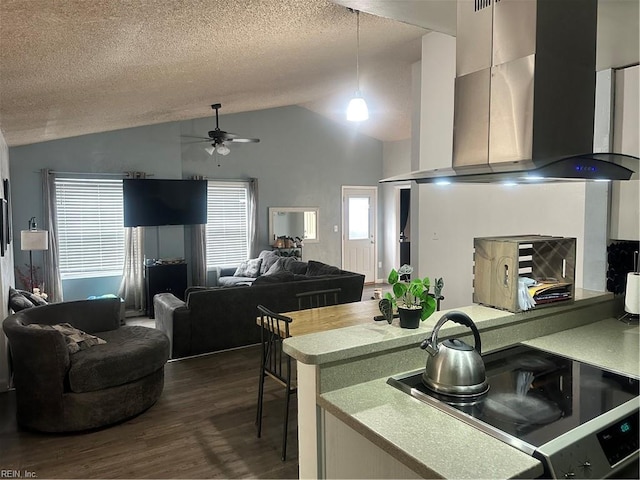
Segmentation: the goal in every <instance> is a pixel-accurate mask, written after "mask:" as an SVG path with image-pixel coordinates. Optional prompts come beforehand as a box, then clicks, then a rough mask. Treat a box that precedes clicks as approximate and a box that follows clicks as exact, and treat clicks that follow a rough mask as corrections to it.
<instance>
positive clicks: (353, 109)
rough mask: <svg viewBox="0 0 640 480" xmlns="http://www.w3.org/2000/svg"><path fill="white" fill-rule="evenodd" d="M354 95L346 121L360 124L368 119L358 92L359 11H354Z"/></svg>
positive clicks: (360, 94) (364, 103)
mask: <svg viewBox="0 0 640 480" xmlns="http://www.w3.org/2000/svg"><path fill="white" fill-rule="evenodd" d="M356 42H357V44H356V88H357V90H356V93H355V94H354V96H353V98H352V99H351V101H349V106H348V107H347V120H349V121H350V122H362V121H364V120H368V119H369V109H368V108H367V102H365V100H364V98H362V93H361V92H360V11H358V10H356Z"/></svg>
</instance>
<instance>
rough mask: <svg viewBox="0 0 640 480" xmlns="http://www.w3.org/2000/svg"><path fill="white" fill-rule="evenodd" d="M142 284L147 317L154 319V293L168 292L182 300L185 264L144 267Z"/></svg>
mask: <svg viewBox="0 0 640 480" xmlns="http://www.w3.org/2000/svg"><path fill="white" fill-rule="evenodd" d="M144 284H145V290H146V292H145V294H146V298H147V316H148V317H149V318H154V311H153V297H154V295H155V294H156V293H164V292H170V293H173V294H174V295H175V296H176V297H178V298H179V299H180V300H184V299H185V298H184V292H185V290H186V289H187V264H186V263H184V262H183V263H165V264H155V265H145V267H144Z"/></svg>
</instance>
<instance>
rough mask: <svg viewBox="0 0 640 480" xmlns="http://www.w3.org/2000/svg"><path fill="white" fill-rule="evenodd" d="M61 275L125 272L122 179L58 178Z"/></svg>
mask: <svg viewBox="0 0 640 480" xmlns="http://www.w3.org/2000/svg"><path fill="white" fill-rule="evenodd" d="M55 188H56V208H57V213H56V214H57V220H58V243H59V248H60V276H61V277H62V278H64V279H66V278H85V277H100V276H108V275H121V274H122V267H123V265H124V227H123V225H124V221H123V214H122V180H120V179H118V180H114V179H98V178H56V180H55Z"/></svg>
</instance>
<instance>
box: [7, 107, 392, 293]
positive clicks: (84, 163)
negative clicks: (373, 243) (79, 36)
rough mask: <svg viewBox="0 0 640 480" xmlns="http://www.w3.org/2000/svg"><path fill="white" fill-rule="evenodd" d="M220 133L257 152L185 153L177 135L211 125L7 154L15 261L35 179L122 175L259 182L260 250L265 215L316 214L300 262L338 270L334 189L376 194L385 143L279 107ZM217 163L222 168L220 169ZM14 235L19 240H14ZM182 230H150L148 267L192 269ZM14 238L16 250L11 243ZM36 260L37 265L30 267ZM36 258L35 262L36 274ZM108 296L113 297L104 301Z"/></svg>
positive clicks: (237, 119)
mask: <svg viewBox="0 0 640 480" xmlns="http://www.w3.org/2000/svg"><path fill="white" fill-rule="evenodd" d="M220 126H221V128H222V129H224V130H226V131H229V132H233V133H236V134H239V135H241V136H248V137H257V138H260V140H261V141H260V143H257V144H244V145H233V146H232V147H231V148H232V151H231V153H230V154H229V155H227V156H226V157H220V156H218V155H217V154H215V155H214V156H213V157H212V156H209V155H208V154H207V153H206V152H205V151H204V147H205V146H206V145H207V144H206V143H202V144H197V145H194V144H187V143H186V142H187V141H188V139H184V138H182V137H181V135H196V136H203V135H206V132H208V131H209V130H213V128H214V127H215V119H214V118H213V117H208V118H203V119H196V120H189V121H183V122H172V123H163V124H158V125H149V126H145V127H139V128H132V129H125V130H117V131H113V132H105V133H99V134H92V135H84V136H80V137H73V138H68V139H62V140H56V141H51V142H44V143H39V144H33V145H26V146H20V147H14V148H11V149H10V153H11V162H10V167H11V175H12V190H13V197H14V208H13V219H14V224H15V225H16V226H17V228H16V229H14V243H13V247H14V253H15V255H16V263H17V264H23V263H25V262H28V254H27V252H22V251H20V249H19V235H20V233H19V230H20V229H21V228H26V226H27V221H28V219H29V218H30V217H32V216H36V217H37V219H38V221H39V222H40V225H41V226H42V198H41V188H40V175H39V171H40V169H42V168H50V169H52V170H56V171H65V172H91V173H122V172H125V171H131V170H134V171H144V172H146V173H147V174H150V175H153V177H152V178H190V177H191V176H192V175H203V176H205V177H207V178H209V179H247V178H251V177H255V178H258V189H259V198H258V213H259V216H258V234H259V236H258V240H259V246H260V248H268V246H269V241H268V229H269V222H268V215H267V213H268V207H270V206H281V207H319V208H320V213H319V225H318V227H319V236H320V242H319V243H318V244H308V245H305V248H304V258H305V259H317V260H320V261H323V262H326V263H330V264H332V265H340V261H341V232H340V231H338V232H337V233H336V232H333V225H339V226H340V225H341V224H342V222H341V220H340V218H341V198H340V197H341V186H342V185H377V182H378V180H379V179H380V178H381V174H382V142H380V141H378V140H375V139H372V138H370V137H367V136H364V135H361V134H359V133H357V130H356V129H355V128H354V129H349V128H344V127H343V126H340V125H336V124H334V123H333V122H331V121H329V120H327V119H325V118H324V117H321V116H319V115H317V114H315V113H313V112H310V111H308V110H306V109H304V108H301V107H295V106H293V107H283V108H276V109H269V110H262V111H257V112H248V113H239V114H231V115H221V116H220ZM218 162H219V163H220V166H218ZM16 232H17V237H16ZM189 234H190V228H189V227H181V226H179V227H176V226H171V227H149V228H147V230H146V253H147V257H148V258H158V257H164V258H174V257H185V258H186V259H187V261H189V253H190V252H189ZM16 238H17V243H16ZM36 257H37V258H36ZM40 262H41V257H40V256H38V255H35V256H34V263H36V264H40ZM119 280H120V278H119V277H112V278H110V279H109V278H103V279H96V280H95V281H87V280H83V281H65V282H64V295H65V300H71V299H78V298H86V296H88V295H91V294H97V295H100V294H104V293H116V292H115V290H116V289H117V286H118V284H119ZM109 288H111V289H112V290H111V291H106V290H108V289H109Z"/></svg>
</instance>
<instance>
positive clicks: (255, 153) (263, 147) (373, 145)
mask: <svg viewBox="0 0 640 480" xmlns="http://www.w3.org/2000/svg"><path fill="white" fill-rule="evenodd" d="M220 126H221V128H222V129H223V130H226V131H229V132H233V133H236V134H238V135H241V136H247V137H257V138H260V143H258V144H244V145H233V146H232V147H231V148H232V152H231V153H230V154H229V155H228V156H226V157H222V159H221V160H220V167H218V166H217V163H216V159H212V157H210V156H209V155H208V154H207V153H206V152H204V150H203V149H202V146H201V145H184V146H183V148H182V160H183V175H184V176H185V177H188V176H190V175H204V176H206V177H208V178H210V179H222V180H223V179H238V178H248V177H255V178H258V189H259V201H258V212H259V216H258V243H259V246H260V248H268V247H269V244H270V241H269V238H268V236H269V217H268V209H269V207H318V208H319V209H320V211H319V218H318V232H319V238H320V242H319V243H305V246H304V251H303V256H304V258H305V259H317V260H320V261H323V262H326V263H329V264H331V265H340V262H341V249H342V241H341V238H342V232H341V231H340V228H341V225H342V221H341V215H342V201H341V186H342V185H372V186H377V185H378V180H380V178H381V175H382V142H380V141H378V140H374V139H372V138H370V137H367V136H365V135H362V134H359V133H358V132H357V130H356V128H355V127H354V128H345V127H343V126H340V125H336V124H334V123H333V122H331V121H329V120H327V119H325V118H324V117H322V116H320V115H317V114H315V113H313V112H310V111H308V110H306V109H304V108H300V107H295V106H291V107H282V108H276V109H269V110H262V111H257V112H250V113H239V114H232V115H223V116H221V117H220ZM213 127H214V122H213V120H212V119H211V118H208V119H197V120H191V121H187V122H182V124H181V128H182V134H183V135H198V134H199V135H202V133H203V132H206V131H208V130H212V129H213ZM334 225H338V232H334V231H333V226H334Z"/></svg>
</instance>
